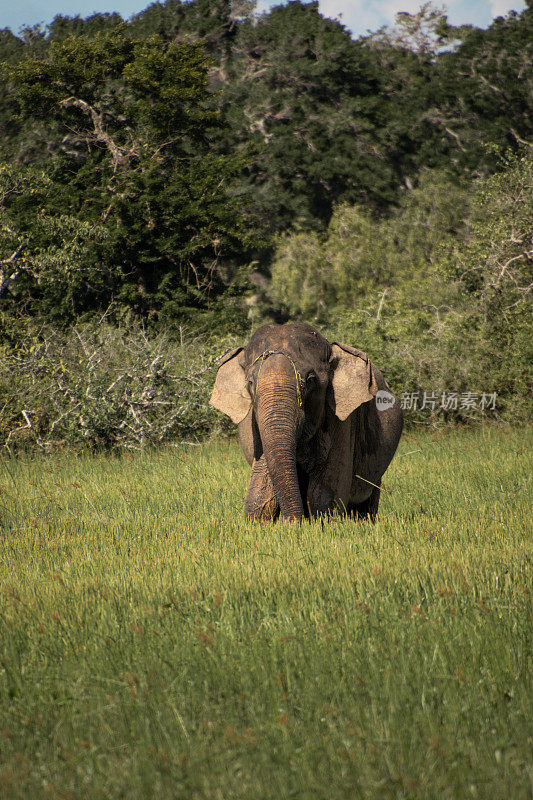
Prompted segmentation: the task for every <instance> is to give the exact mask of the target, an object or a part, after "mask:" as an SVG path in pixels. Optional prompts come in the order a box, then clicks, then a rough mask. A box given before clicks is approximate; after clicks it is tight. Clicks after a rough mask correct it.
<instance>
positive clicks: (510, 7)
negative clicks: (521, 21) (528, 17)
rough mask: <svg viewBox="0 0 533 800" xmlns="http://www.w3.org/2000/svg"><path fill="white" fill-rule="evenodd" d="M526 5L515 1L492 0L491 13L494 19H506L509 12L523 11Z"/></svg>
mask: <svg viewBox="0 0 533 800" xmlns="http://www.w3.org/2000/svg"><path fill="white" fill-rule="evenodd" d="M525 7H526V6H525V3H517V2H515V1H514V0H490V11H491V15H492V16H493V17H504V16H505V15H506V14H507V13H509V11H522V10H523V9H524V8H525Z"/></svg>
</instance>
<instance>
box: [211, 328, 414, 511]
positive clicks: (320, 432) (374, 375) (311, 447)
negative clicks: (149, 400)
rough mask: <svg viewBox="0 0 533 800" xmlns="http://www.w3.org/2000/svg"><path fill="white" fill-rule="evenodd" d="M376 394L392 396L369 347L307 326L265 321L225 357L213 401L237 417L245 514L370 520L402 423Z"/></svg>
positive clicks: (396, 405) (398, 414) (398, 411)
mask: <svg viewBox="0 0 533 800" xmlns="http://www.w3.org/2000/svg"><path fill="white" fill-rule="evenodd" d="M272 351H273V352H272ZM378 390H386V391H388V392H390V390H389V387H388V386H387V383H386V382H385V379H384V378H383V376H382V374H381V372H380V371H379V370H378V369H377V368H376V367H375V366H374V365H373V364H372V363H371V362H370V361H369V360H368V358H367V356H366V354H365V353H362V352H361V351H359V350H355V349H353V348H351V347H348V346H346V345H342V344H339V343H336V342H334V343H331V344H330V342H328V340H327V339H325V338H324V337H323V336H322V335H321V334H320V333H318V331H316V330H314V328H312V327H311V326H310V325H307V324H306V323H290V324H287V325H274V324H270V325H264V326H263V327H261V328H259V329H258V330H257V331H256V332H255V333H254V334H253V336H252V338H251V339H250V342H249V343H248V345H247V346H246V347H245V348H237V349H236V350H234V351H232V352H230V353H228V354H226V355H225V356H223V357H222V359H221V362H220V366H219V370H218V373H217V379H216V382H215V387H214V389H213V395H212V397H211V404H212V405H214V406H215V408H218V409H219V410H221V411H223V412H224V413H226V414H228V415H229V416H230V417H231V418H232V419H233V421H234V422H236V423H238V425H239V438H240V442H241V446H242V449H243V452H244V455H245V457H246V460H247V461H248V463H249V464H250V465H251V467H252V471H251V476H250V483H249V486H248V493H247V495H246V503H245V515H246V518H247V519H252V520H270V519H276V518H277V517H278V516H280V515H281V517H282V518H284V519H288V520H294V521H302V520H303V519H304V518H310V517H311V518H312V517H316V516H317V515H320V514H327V513H329V512H332V511H334V510H335V509H337V510H338V511H340V512H346V513H354V514H356V515H357V516H358V517H370V519H372V520H374V519H375V517H376V514H377V510H378V505H379V496H380V488H379V487H380V485H381V479H382V476H383V473H384V472H385V470H386V469H387V467H388V465H389V464H390V462H391V460H392V457H393V455H394V453H395V450H396V447H397V445H398V441H399V439H400V435H401V432H402V427H403V417H402V411H401V409H400V405H399V402H398V400H397V399H394V404H393V405H390V406H388V407H387V408H385V410H378V407H377V405H376V401H375V395H376V393H377V391H378ZM357 476H359V477H357Z"/></svg>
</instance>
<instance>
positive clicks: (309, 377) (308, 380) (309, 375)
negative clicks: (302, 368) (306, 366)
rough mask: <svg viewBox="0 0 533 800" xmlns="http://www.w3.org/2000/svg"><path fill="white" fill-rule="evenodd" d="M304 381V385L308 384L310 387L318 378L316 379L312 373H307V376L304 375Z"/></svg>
mask: <svg viewBox="0 0 533 800" xmlns="http://www.w3.org/2000/svg"><path fill="white" fill-rule="evenodd" d="M305 380H306V383H308V384H309V385H310V386H312V385H313V384H315V383H316V382H317V380H318V378H317V376H316V374H315V373H314V372H308V373H307V375H306V378H305Z"/></svg>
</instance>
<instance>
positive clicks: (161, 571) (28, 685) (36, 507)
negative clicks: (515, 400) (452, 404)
mask: <svg viewBox="0 0 533 800" xmlns="http://www.w3.org/2000/svg"><path fill="white" fill-rule="evenodd" d="M532 439H533V436H532V431H531V430H524V429H522V430H517V431H511V430H508V429H496V428H487V429H483V430H478V431H473V430H456V431H453V432H444V433H428V432H421V433H418V432H414V433H413V432H408V433H406V434H405V435H404V437H403V439H402V442H401V445H400V449H399V451H398V455H397V456H396V458H395V460H394V462H393V464H392V467H391V469H390V470H389V472H388V473H387V475H386V487H387V490H388V491H387V492H384V493H383V494H382V503H381V510H380V516H379V518H378V522H377V524H376V525H375V526H373V525H371V524H369V523H361V522H353V521H350V520H348V521H346V520H341V519H332V520H330V521H329V522H326V523H324V524H321V523H320V522H319V523H315V524H312V525H311V524H305V525H303V526H295V525H290V524H275V525H270V524H266V525H258V526H253V525H249V524H245V523H244V522H243V506H244V494H245V490H246V483H247V474H248V468H247V466H246V464H245V463H244V459H243V458H242V456H241V454H240V451H239V449H238V447H237V445H236V444H235V443H233V442H230V443H228V442H220V443H213V444H206V445H205V446H202V447H197V446H189V445H185V444H184V445H182V446H179V447H176V448H171V449H169V450H165V451H160V452H156V453H151V454H139V455H134V456H131V457H128V456H126V457H123V458H108V457H97V456H96V457H95V456H93V457H89V456H83V457H76V456H74V455H58V456H54V457H49V458H41V457H38V458H29V457H28V458H22V457H21V458H13V459H6V460H4V461H2V462H0V489H1V493H0V519H1V524H2V532H1V566H0V653H1V656H0V798H2V800H4V798H24V799H25V800H26V799H27V798H32V800H33V798H63V800H67V798H89V799H90V800H98V799H99V798H112V799H113V800H115V798H128V799H130V798H156V800H166V798H193V799H198V800H199V799H200V798H202V799H203V798H213V800H228V799H229V798H243V799H244V798H246V800H254V799H255V798H258V799H259V798H277V799H279V798H289V797H291V798H292V797H294V798H309V800H311V798H313V799H314V798H324V799H326V798H327V799H328V800H330V799H332V800H333V799H335V798H421V799H423V800H430V798H439V800H442V799H443V798H450V800H456V799H457V798H463V797H464V798H482V799H484V798H488V799H489V800H497V799H498V798H502V800H503V799H504V798H505V800H519V798H530V797H531V796H532V786H533V769H532V761H531V756H532V752H533V730H532V723H531V697H532V691H531V690H532V686H531V666H532V665H531V649H532V635H531V634H532V617H531V593H530V592H531V585H532V581H531V555H532V547H531V545H532V539H531V528H530V527H529V528H528V525H530V523H531V495H530V494H529V495H528V489H529V488H530V487H529V485H528V484H529V478H530V474H531V459H530V455H531V452H532V445H533V441H532Z"/></svg>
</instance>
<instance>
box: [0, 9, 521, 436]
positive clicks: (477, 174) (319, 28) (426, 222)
mask: <svg viewBox="0 0 533 800" xmlns="http://www.w3.org/2000/svg"><path fill="white" fill-rule="evenodd" d="M253 7H254V3H253V2H249V1H248V0H241V2H230V0H216V2H213V0H190V1H188V2H182V0H166V2H163V3H154V4H152V5H151V6H149V7H148V8H147V9H146V10H145V11H143V12H141V13H140V14H137V15H136V16H134V17H132V18H131V20H129V21H128V22H124V21H123V20H122V19H121V17H120V15H119V14H94V15H92V16H91V17H88V18H87V19H81V18H79V17H75V18H69V17H64V16H58V17H56V19H55V20H54V21H53V22H52V23H51V25H50V26H48V28H46V29H41V28H39V27H36V28H28V29H25V30H23V31H21V33H20V35H19V36H15V35H14V34H12V33H11V32H10V31H8V30H4V31H0V62H3V66H2V68H1V71H0V84H1V86H0V88H1V89H2V91H1V92H0V326H1V332H0V337H1V339H0V344H1V346H2V347H3V354H4V359H5V360H4V365H10V368H9V369H8V368H7V366H4V368H3V372H2V374H3V379H2V384H3V385H2V386H0V394H1V396H2V398H4V399H3V401H2V404H1V405H0V427H1V429H2V436H3V437H4V438H3V441H5V437H8V436H11V439H12V440H14V438H17V437H16V436H15V433H14V432H15V430H16V429H17V428H26V426H27V420H26V417H25V416H24V412H30V411H31V413H32V414H34V415H37V416H39V417H40V418H42V419H44V420H45V422H44V423H43V424H44V425H45V428H44V429H43V430H46V425H49V424H51V423H50V422H46V420H51V421H52V422H53V420H55V419H57V418H58V416H61V415H62V414H63V413H66V412H68V414H67V416H65V417H61V418H62V419H65V420H67V419H68V420H69V422H71V421H72V422H73V420H74V419H75V417H74V416H73V415H72V414H71V413H70V410H69V407H64V406H63V405H62V404H60V405H59V406H58V405H57V404H56V405H54V404H53V403H52V404H50V402H47V403H44V400H45V397H46V395H45V393H44V391H43V386H40V387H39V389H37V387H36V385H35V382H33V379H32V378H31V376H30V375H28V376H27V377H26V379H25V381H26V383H25V386H26V389H25V390H24V391H23V392H22V393H20V392H18V391H17V390H16V388H15V387H16V384H15V378H14V376H15V375H19V376H21V380H23V372H24V369H25V367H24V364H27V361H25V358H26V356H25V355H24V354H25V353H26V351H27V347H28V346H30V347H31V346H32V345H31V343H33V344H35V350H34V351H32V352H33V355H32V358H34V359H35V357H36V354H41V355H43V354H44V353H46V354H47V355H46V357H45V356H44V355H43V358H44V361H46V366H44V363H43V364H42V365H41V367H40V368H39V369H41V368H42V369H43V370H44V372H40V373H39V374H43V375H48V369H49V368H50V369H52V372H53V371H54V367H53V363H52V360H51V353H52V351H53V352H57V353H63V355H64V357H65V358H66V359H67V361H68V367H66V369H67V371H69V374H70V375H71V376H74V375H76V378H75V379H74V378H73V380H75V382H76V385H77V386H79V387H81V386H82V385H83V386H86V385H87V382H88V381H89V380H90V377H89V375H88V374H85V375H84V376H82V375H81V374H78V372H79V369H78V364H84V363H85V360H84V358H85V357H83V358H82V359H81V362H78V361H77V360H76V358H77V357H75V353H76V347H75V346H73V342H75V341H77V334H76V330H78V331H79V330H81V329H82V328H83V329H84V330H86V331H87V332H88V333H87V335H88V336H89V338H90V337H91V336H93V335H94V336H96V337H98V336H102V337H103V339H104V340H105V341H106V342H107V343H108V345H109V348H108V349H107V350H106V347H105V346H103V351H105V352H106V354H107V355H106V356H105V357H104V356H103V355H102V359H101V360H100V362H99V364H100V365H101V369H102V374H101V378H102V386H103V384H104V383H106V381H107V385H110V384H111V383H112V382H113V372H112V371H113V369H115V366H114V358H113V356H112V347H111V342H113V341H114V340H115V339H116V340H117V341H118V340H121V337H122V332H123V331H124V330H128V335H131V336H132V337H133V338H135V337H136V336H137V334H138V333H139V331H143V333H142V336H141V339H139V340H138V342H137V345H136V347H138V348H139V351H143V348H145V347H146V348H148V350H147V352H148V351H149V352H152V351H153V352H157V351H158V348H159V346H160V342H161V341H163V340H165V341H168V342H169V343H170V342H172V341H173V340H174V341H175V340H176V339H180V341H183V330H184V329H186V330H187V333H188V340H189V341H194V342H195V348H196V352H195V354H194V359H193V360H194V361H195V363H197V364H201V365H205V364H207V363H212V359H213V354H214V352H216V350H217V349H219V350H221V349H223V348H224V347H225V346H226V345H227V343H228V342H229V341H234V340H235V339H239V340H240V341H243V340H244V339H245V338H246V337H247V336H248V334H249V332H250V328H251V327H253V326H255V325H257V324H259V323H260V322H262V321H265V320H270V319H272V318H274V319H278V320H280V319H287V318H289V317H297V318H304V319H307V320H308V321H311V322H314V323H315V324H317V325H318V326H320V327H321V328H322V329H323V330H324V331H325V332H326V333H327V334H331V335H332V336H337V337H338V338H340V339H341V340H344V341H346V342H347V343H350V344H353V345H356V346H358V347H361V348H364V349H366V350H368V351H369V353H370V355H371V357H372V358H373V359H374V360H375V361H376V362H377V363H378V364H380V365H381V366H382V367H383V368H384V370H385V372H386V374H387V376H389V377H390V378H391V383H392V386H393V388H394V389H395V390H396V391H397V392H398V393H401V392H403V391H426V390H427V391H436V392H444V391H448V390H457V391H459V392H461V391H475V392H484V391H490V392H494V391H497V392H498V395H499V397H500V400H499V404H498V408H497V409H496V413H495V415H496V416H497V417H500V416H503V417H504V418H506V419H509V420H511V419H516V420H518V419H523V418H524V417H525V416H526V415H527V409H528V396H527V391H526V386H527V384H528V381H529V380H530V378H529V377H528V375H529V372H528V370H530V368H531V349H530V348H531V346H530V342H531V340H532V339H533V332H532V331H531V327H530V320H531V316H532V315H531V287H532V280H531V263H532V259H533V255H532V254H533V244H532V241H531V231H532V230H533V201H532V195H531V174H532V167H531V142H532V141H533V123H532V120H533V105H532V100H531V98H532V97H533V74H532V71H531V59H532V48H533V44H532V42H533V7H532V5H531V2H528V4H527V8H526V9H525V10H524V11H523V12H522V13H521V14H516V13H514V12H511V13H510V14H509V15H507V16H506V17H505V18H498V19H496V20H495V21H494V22H493V24H492V25H491V26H490V27H489V28H488V29H487V30H479V29H477V28H472V27H470V26H462V27H460V28H457V27H453V26H451V25H450V24H449V23H448V20H447V17H446V15H445V14H444V13H443V12H442V11H440V10H438V9H436V8H435V7H433V6H432V5H431V4H430V3H426V4H425V5H423V6H422V7H421V8H420V10H419V11H418V12H415V13H413V14H407V13H402V14H399V15H398V17H397V21H396V25H395V26H394V27H392V28H383V29H381V30H379V31H376V32H374V33H371V34H369V35H367V36H363V37H359V38H358V39H353V38H352V37H351V36H350V34H349V32H348V31H347V30H346V29H345V28H344V27H343V26H342V25H341V24H340V23H339V22H336V21H332V20H329V19H327V18H325V17H323V16H322V15H321V14H320V12H319V7H318V3H317V2H308V3H304V2H300V0H292V1H291V2H288V3H286V4H284V5H280V6H277V7H275V8H273V9H272V10H271V11H270V12H269V13H266V14H263V15H260V16H254V15H253ZM102 319H103V320H104V321H105V324H106V325H107V326H111V328H113V327H114V328H115V331H114V332H113V330H111V328H106V330H105V332H102V330H100V329H99V325H100V321H101V320H102ZM76 326H78V327H77V328H76ZM80 326H81V327H80ZM83 326H89V327H88V328H84V327H83ZM206 332H209V335H208V336H206ZM198 334H201V336H200V339H199V338H198ZM139 335H140V334H139ZM142 337H144V338H142ZM160 337H167V339H161V338H160ZM47 341H53V342H55V345H54V348H52V349H51V350H50V349H48V350H47V349H46V345H45V342H47ZM128 341H130V340H128ZM29 343H30V344H29ZM130 344H131V341H130ZM129 346H130V345H128V347H129ZM168 346H169V347H171V345H170V344H169V345H168ZM43 348H44V349H43ZM134 349H135V348H134ZM178 352H179V348H176V353H178ZM69 354H70V355H71V356H72V358H73V359H74V360H72V361H69ZM147 357H148V356H147ZM176 358H177V371H176V372H174V373H172V374H173V376H174V377H176V376H177V375H178V374H182V372H181V366H179V365H180V364H182V361H181V357H178V356H177V355H176ZM47 359H48V360H47ZM126 362H127V364H128V365H129V367H131V366H132V364H131V362H130V360H129V358H126ZM32 363H33V362H32ZM65 363H66V362H65ZM135 363H137V362H135ZM138 363H139V364H140V363H141V362H138ZM511 364H512V367H510V365H511ZM86 366H87V365H86ZM201 368H202V369H203V366H202V367H201ZM187 369H188V367H187ZM193 371H194V370H193ZM206 374H207V375H208V377H209V379H210V378H211V375H212V373H211V372H208V373H206ZM136 380H138V381H140V383H139V384H138V385H139V387H141V386H142V389H141V394H142V391H144V390H145V389H146V390H147V386H146V385H145V384H144V380H145V378H143V377H141V376H140V375H138V376H137V378H136ZM23 383H24V380H23ZM205 383H206V385H205V386H204V385H203V384H202V387H201V398H202V400H201V402H202V403H203V402H204V401H205V396H206V391H207V383H208V378H207V377H206V379H205ZM46 385H48V384H46ZM76 396H77V395H76ZM23 397H24V398H30V397H31V398H32V402H31V403H30V406H31V408H29V407H26V405H25V401H24V400H23ZM39 398H41V400H39ZM65 398H66V395H64V397H63V400H65ZM119 401H120V403H122V401H123V398H122V396H120V398H119V397H118V396H117V402H119ZM41 402H42V403H44V406H46V408H47V411H46V412H45V410H44V406H42V407H41V405H40V403H41ZM62 402H63V401H62ZM77 402H78V400H76V401H75V403H77ZM194 409H196V406H194ZM189 411H190V415H189V418H190V419H192V417H193V415H194V413H196V412H194V411H193V408H192V407H191V408H190V409H189ZM115 412H116V413H115ZM80 413H81V412H80ZM116 414H118V416H116ZM447 416H450V415H446V414H443V415H440V416H439V419H445V418H447ZM451 416H454V417H455V418H456V419H457V418H458V419H462V420H464V419H468V418H469V416H468V415H453V414H452V415H451ZM32 418H35V416H34V417H32ZM87 418H88V417H87V415H85V417H84V419H87ZM109 418H110V419H120V424H122V422H124V419H123V417H121V416H120V413H119V412H118V411H117V409H114V411H113V413H112V414H110V417H109ZM201 419H202V421H201V423H200V422H199V424H198V425H197V426H193V428H192V429H191V431H192V432H197V431H198V430H200V429H201V430H205V429H206V427H209V424H211V423H208V424H207V425H206V424H204V423H205V422H206V420H211V421H212V420H213V417H212V415H210V414H207V415H206V414H205V413H203V414H202V415H201ZM426 421H427V418H426ZM65 424H66V423H65ZM152 424H154V420H152ZM162 424H163V425H164V424H166V423H164V422H163V421H162ZM74 427H75V426H74V423H73V425H72V431H74ZM178 427H179V426H178ZM81 428H83V426H81ZM81 428H80V426H79V425H78V430H79V431H81ZM56 430H58V427H57V426H56V427H55V428H54V431H56ZM121 430H122V432H123V431H124V429H123V428H122V429H121ZM168 430H174V432H175V433H177V432H178V429H177V428H172V426H171V428H169V429H168ZM179 430H180V431H183V429H182V428H179ZM80 435H81V434H80ZM39 436H40V434H39V435H38V436H36V437H35V438H36V440H38V439H39ZM84 436H85V438H88V439H91V440H92V439H93V438H95V440H97V441H102V442H105V441H107V442H108V443H112V442H113V441H117V440H121V439H122V434H121V433H120V432H119V431H115V432H114V433H113V432H112V431H111V430H109V431H108V432H107V433H105V435H102V436H101V437H100V434H98V431H97V430H95V431H94V436H93V434H89V433H88V432H87V430H86V432H85V434H84ZM69 437H70V434H69V436H67V439H69ZM23 438H24V437H23ZM148 440H149V441H157V440H158V439H157V436H155V437H152V438H150V437H148ZM41 441H44V440H42V439H41ZM59 441H60V440H59V439H58V442H59ZM61 441H65V440H63V439H61Z"/></svg>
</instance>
